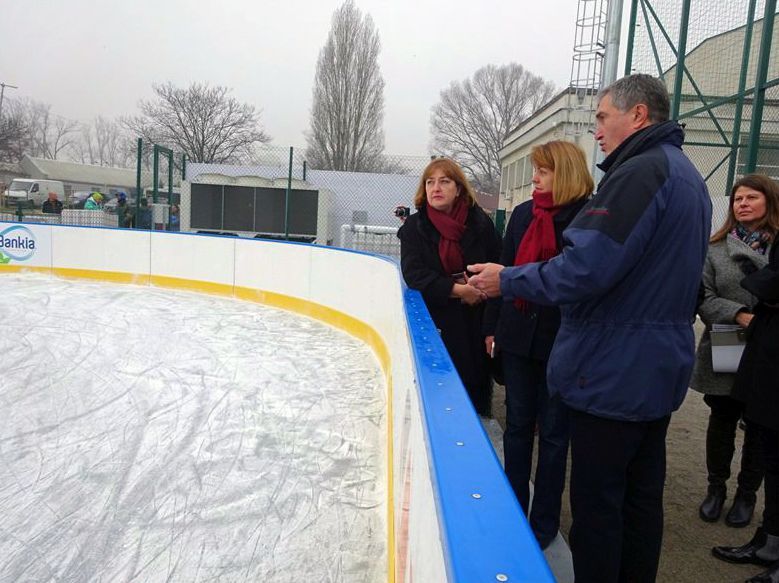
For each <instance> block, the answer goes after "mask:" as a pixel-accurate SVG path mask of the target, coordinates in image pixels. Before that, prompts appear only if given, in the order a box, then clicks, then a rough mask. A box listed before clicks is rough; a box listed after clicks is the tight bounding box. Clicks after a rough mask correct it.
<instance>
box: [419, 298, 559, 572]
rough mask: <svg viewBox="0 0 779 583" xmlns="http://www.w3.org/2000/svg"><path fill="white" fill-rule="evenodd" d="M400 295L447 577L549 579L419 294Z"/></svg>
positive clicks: (518, 507) (538, 549)
mask: <svg viewBox="0 0 779 583" xmlns="http://www.w3.org/2000/svg"><path fill="white" fill-rule="evenodd" d="M404 299H405V305H406V319H407V322H408V328H409V332H410V336H411V344H412V352H413V355H414V362H415V366H416V373H417V379H418V381H419V384H418V386H419V391H420V396H421V403H422V408H423V412H422V416H423V419H424V422H425V424H426V433H425V435H426V438H427V447H428V454H429V457H430V460H431V464H432V468H431V473H432V477H433V481H434V489H435V495H436V504H437V505H438V510H439V513H438V514H439V522H440V529H441V532H442V536H443V543H444V557H445V560H446V563H447V571H448V578H449V581H450V583H455V582H456V583H470V582H493V581H507V582H509V583H518V582H522V583H526V582H533V583H536V582H538V583H547V582H548V583H554V581H555V579H554V577H553V575H552V572H551V571H550V569H549V566H548V565H547V563H546V560H545V559H544V555H543V553H542V552H541V549H540V548H539V546H538V543H537V542H536V539H535V537H534V536H533V533H532V531H531V530H530V527H529V525H528V523H527V520H526V519H525V516H524V514H523V512H522V509H521V507H520V506H519V503H518V502H517V500H516V498H515V496H514V492H513V491H512V489H511V486H510V485H509V482H508V479H507V478H506V475H505V474H504V472H503V469H502V467H501V465H500V462H499V461H498V458H497V456H496V455H495V450H494V449H493V448H492V444H491V443H490V441H489V439H488V437H487V435H486V433H485V432H484V429H483V428H482V425H481V423H480V421H479V417H478V415H477V414H476V411H475V410H474V408H473V406H472V405H471V402H470V399H469V398H468V395H467V393H466V391H465V388H464V387H463V384H462V382H461V381H460V378H459V376H458V375H457V371H456V370H455V369H454V365H453V364H452V361H451V359H450V358H449V354H448V353H447V351H446V348H445V347H444V344H443V342H442V341H441V337H440V334H439V333H438V330H436V327H435V325H434V324H433V321H432V319H431V318H430V314H429V312H428V311H427V308H426V306H425V303H424V301H423V299H422V296H421V294H420V293H419V292H418V291H415V290H410V289H406V290H405V291H404ZM460 444H462V445H460Z"/></svg>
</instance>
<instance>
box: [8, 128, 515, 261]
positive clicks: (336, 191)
mask: <svg viewBox="0 0 779 583" xmlns="http://www.w3.org/2000/svg"><path fill="white" fill-rule="evenodd" d="M429 162H430V157H429V156H423V155H420V156H389V155H385V156H384V159H383V164H382V166H383V170H384V171H383V172H346V171H337V170H323V169H319V168H315V167H311V166H310V165H309V164H308V163H307V161H306V158H305V149H303V148H301V149H298V148H289V147H280V146H268V145H266V146H263V147H260V148H257V149H256V150H255V151H254V155H253V157H252V160H251V162H247V163H244V164H227V163H222V164H217V163H201V162H196V161H191V160H188V159H187V157H186V156H185V155H184V154H183V153H182V152H180V151H177V150H176V149H175V148H169V147H168V146H167V145H166V144H153V143H149V142H147V141H145V140H142V139H138V140H137V155H136V167H135V168H133V169H124V170H121V172H120V173H119V177H118V178H117V179H116V181H117V182H121V184H116V183H114V184H113V185H112V186H110V187H109V186H105V187H102V188H101V187H97V186H95V185H94V184H96V182H95V178H94V176H91V177H90V176H89V175H90V173H92V174H93V173H94V171H95V169H94V167H88V166H83V168H81V170H79V168H78V166H79V165H74V164H70V167H69V169H68V170H69V171H70V172H71V173H72V174H73V173H75V174H76V175H79V176H81V174H83V176H84V177H83V178H79V179H78V180H79V181H80V182H79V184H93V185H92V186H88V187H86V188H87V190H84V191H82V190H77V189H83V188H85V187H84V186H77V187H76V186H73V185H72V184H70V183H66V184H65V185H64V189H65V192H66V196H65V199H66V201H65V202H66V204H65V209H64V210H63V211H62V213H61V214H45V213H43V212H42V210H43V209H41V208H38V207H37V206H36V207H34V208H27V207H25V208H19V209H8V210H7V212H5V213H1V214H0V220H6V221H16V222H27V223H50V224H68V225H85V226H102V227H122V228H136V229H151V230H166V231H188V232H200V233H209V234H219V235H227V236H241V237H258V238H270V239H288V240H291V241H298V242H306V243H315V244H319V245H331V246H338V247H344V248H348V249H355V250H361V251H369V252H373V253H380V254H384V255H388V256H391V257H395V258H398V257H399V256H400V244H399V241H398V239H397V236H396V234H397V230H398V228H399V227H400V225H401V219H400V218H399V217H398V216H397V215H396V213H395V210H396V208H397V207H410V208H411V207H413V197H414V193H415V192H416V189H417V187H418V185H419V179H420V176H421V174H422V172H423V170H424V168H425V166H426V165H427V164H428V163H429ZM56 171H57V169H56V168H52V172H53V173H56ZM129 184H133V186H130V185H129ZM93 190H94V191H101V192H102V195H103V201H102V203H101V208H100V209H98V210H82V209H81V208H78V206H82V207H83V204H84V203H83V201H80V203H81V204H80V205H78V206H77V205H76V204H75V199H74V194H76V193H81V194H83V195H87V196H88V195H90V194H91V192H92V191H93ZM71 191H72V193H71ZM68 193H70V194H68ZM478 196H479V197H480V200H479V202H480V203H481V205H482V207H483V208H485V210H486V211H487V212H488V213H490V214H492V215H493V219H494V220H495V222H496V225H497V227H498V228H499V229H501V230H502V227H503V225H502V220H501V219H502V216H496V215H499V212H500V211H499V212H498V213H496V212H495V209H496V207H497V198H498V197H497V195H495V196H492V197H490V196H488V195H483V194H482V193H479V194H478ZM85 198H86V196H85ZM122 199H124V200H122ZM72 203H73V204H72ZM412 212H413V208H412Z"/></svg>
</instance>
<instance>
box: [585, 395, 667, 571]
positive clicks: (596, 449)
mask: <svg viewBox="0 0 779 583" xmlns="http://www.w3.org/2000/svg"><path fill="white" fill-rule="evenodd" d="M670 419H671V418H670V416H668V417H663V418H662V419H657V420H655V421H645V422H632V421H615V420H611V419H603V418H601V417H596V416H594V415H590V414H588V413H582V412H580V411H571V511H572V514H573V525H572V526H571V535H570V543H571V552H572V554H573V569H574V574H575V576H576V583H617V582H620V583H650V582H653V581H654V580H655V577H656V576H657V565H658V562H659V560H660V546H661V543H662V539H663V487H664V485H665V436H666V432H667V431H668V422H669V421H670Z"/></svg>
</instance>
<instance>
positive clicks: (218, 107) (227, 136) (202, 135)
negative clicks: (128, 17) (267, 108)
mask: <svg viewBox="0 0 779 583" xmlns="http://www.w3.org/2000/svg"><path fill="white" fill-rule="evenodd" d="M153 89H154V93H155V96H156V98H155V99H154V100H151V101H144V100H142V101H141V102H140V103H139V108H140V110H141V115H140V116H134V117H128V118H123V119H122V124H123V125H124V127H125V128H126V129H127V130H129V131H130V132H132V133H133V134H135V135H138V136H140V137H142V138H144V140H147V141H149V142H153V143H156V144H162V145H165V146H167V147H170V148H174V149H178V150H181V151H182V152H183V153H185V154H186V155H187V157H188V158H189V159H190V160H192V161H194V162H216V163H223V162H241V161H244V160H246V159H248V158H250V157H251V155H252V149H253V148H254V147H255V146H256V145H258V144H262V143H264V142H268V141H270V137H269V136H268V135H267V134H266V133H265V132H264V131H263V130H262V128H261V127H260V120H259V118H260V111H259V110H257V109H256V108H255V107H254V106H253V105H249V104H246V103H240V102H239V101H238V100H237V99H235V98H234V97H231V96H230V95H229V93H230V90H229V89H228V88H227V87H222V86H214V87H212V86H210V85H208V84H207V83H204V84H201V83H193V84H192V85H190V86H189V87H187V88H186V89H181V88H179V87H175V86H174V85H173V84H172V83H165V84H163V85H154V86H153Z"/></svg>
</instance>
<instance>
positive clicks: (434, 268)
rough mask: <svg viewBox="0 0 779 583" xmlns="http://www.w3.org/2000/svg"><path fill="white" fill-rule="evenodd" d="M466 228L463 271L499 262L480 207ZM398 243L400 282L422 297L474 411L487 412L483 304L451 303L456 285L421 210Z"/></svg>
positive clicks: (494, 237)
mask: <svg viewBox="0 0 779 583" xmlns="http://www.w3.org/2000/svg"><path fill="white" fill-rule="evenodd" d="M465 227H466V228H465V233H464V234H463V236H462V239H461V240H460V246H461V247H462V251H463V256H464V257H465V265H471V264H474V263H485V262H497V261H498V258H499V256H500V235H498V232H497V231H496V230H495V225H494V224H493V222H492V220H491V219H490V218H489V217H488V216H487V214H486V213H485V212H484V211H483V210H482V209H481V208H480V207H478V206H475V207H471V209H470V211H469V212H468V218H467V219H466V222H465ZM398 238H399V239H400V266H401V270H402V271H403V279H405V280H406V284H407V285H408V287H410V288H412V289H416V290H419V291H420V292H421V293H422V297H423V299H424V300H425V305H426V306H427V309H428V311H429V312H430V316H431V317H432V318H433V322H434V323H435V325H436V327H437V328H438V329H439V330H440V331H441V339H442V340H443V342H444V345H445V346H446V349H447V351H448V352H449V356H451V358H452V362H454V366H455V368H456V369H457V372H458V374H459V375H460V378H461V379H462V381H463V384H464V385H465V387H466V389H468V393H469V395H470V396H471V399H472V401H473V403H474V406H475V407H476V409H477V411H479V412H480V413H483V412H485V411H488V410H489V403H483V402H480V399H482V398H487V397H488V395H489V391H490V386H491V380H490V374H489V361H488V356H487V352H486V350H485V346H484V336H483V335H482V317H483V313H484V306H483V304H480V305H478V306H468V305H466V304H463V303H462V302H460V300H459V299H457V298H450V297H449V295H450V294H451V293H452V287H453V286H454V280H453V279H452V277H451V275H452V274H450V273H446V272H445V271H444V268H443V265H442V264H441V259H440V258H439V256H438V242H439V240H440V239H441V236H440V235H439V233H438V231H437V230H436V228H435V227H434V226H433V223H432V222H431V221H430V219H429V218H428V217H427V212H426V210H425V209H424V208H423V209H421V210H420V211H419V212H416V213H414V214H413V215H411V216H410V217H409V218H408V219H406V222H405V224H404V225H403V226H402V227H401V228H400V230H399V231H398ZM485 395H486V396H487V397H485ZM485 407H486V408H485Z"/></svg>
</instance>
